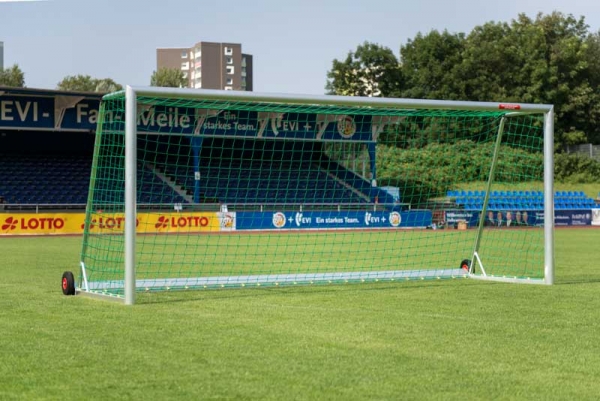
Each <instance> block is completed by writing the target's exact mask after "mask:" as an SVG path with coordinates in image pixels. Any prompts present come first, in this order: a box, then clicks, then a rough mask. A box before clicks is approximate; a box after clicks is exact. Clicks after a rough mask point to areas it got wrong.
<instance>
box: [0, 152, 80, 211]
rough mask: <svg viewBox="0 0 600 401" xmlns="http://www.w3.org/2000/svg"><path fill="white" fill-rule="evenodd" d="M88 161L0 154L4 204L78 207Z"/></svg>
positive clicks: (46, 156) (73, 157)
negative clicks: (74, 205) (70, 205)
mask: <svg viewBox="0 0 600 401" xmlns="http://www.w3.org/2000/svg"><path fill="white" fill-rule="evenodd" d="M90 168H91V159H90V158H89V157H85V156H66V155H23V154H2V155H0V194H2V195H3V196H4V198H5V201H6V203H7V204H82V203H85V201H86V200H87V193H88V187H89V178H90Z"/></svg>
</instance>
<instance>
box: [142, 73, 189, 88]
mask: <svg viewBox="0 0 600 401" xmlns="http://www.w3.org/2000/svg"><path fill="white" fill-rule="evenodd" d="M150 85H151V86H162V87H169V88H185V87H187V86H188V80H187V78H185V77H184V76H183V72H182V71H181V70H178V69H177V68H159V69H158V71H154V72H153V73H152V77H151V78H150Z"/></svg>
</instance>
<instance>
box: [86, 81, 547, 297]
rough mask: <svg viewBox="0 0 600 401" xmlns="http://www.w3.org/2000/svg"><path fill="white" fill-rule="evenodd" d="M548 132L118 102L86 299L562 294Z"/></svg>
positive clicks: (371, 107)
mask: <svg viewBox="0 0 600 401" xmlns="http://www.w3.org/2000/svg"><path fill="white" fill-rule="evenodd" d="M128 96H129V97H128ZM128 113H129V114H128ZM126 115H127V116H133V118H126ZM551 118H552V111H551V108H548V107H546V106H534V105H502V104H481V103H464V102H463V103H461V102H427V101H410V100H400V99H389V100H382V99H362V98H340V97H327V96H322V97H319V96H315V97H301V96H299V97H293V96H275V95H272V96H267V95H264V96H261V95H256V94H251V93H250V94H240V93H235V92H231V93H229V92H220V91H193V90H158V89H156V88H146V89H138V90H135V91H134V90H133V89H130V92H129V93H128V95H127V96H126V93H125V92H119V93H115V94H111V95H108V96H106V97H105V98H104V100H103V102H102V105H101V110H100V114H99V120H98V129H97V133H96V144H95V151H94V160H93V168H92V176H91V180H90V191H89V199H88V203H87V211H86V220H85V232H84V241H83V247H82V254H81V274H80V277H79V283H78V287H79V289H80V291H82V292H86V293H90V294H100V295H107V296H110V297H115V298H118V299H125V300H126V302H127V303H133V300H134V298H135V294H134V293H135V292H149V291H172V290H181V289H211V288H230V287H246V288H247V287H261V286H294V285H307V284H309V285H310V284H315V285H316V284H335V283H353V282H402V281H410V280H425V279H432V280H436V279H442V278H455V279H458V278H465V277H479V278H490V279H493V278H496V279H504V280H509V281H517V282H519V281H523V282H545V283H551V280H552V276H551V273H552V272H551V271H550V272H549V270H548V269H549V267H548V265H549V264H550V268H551V267H552V266H551V263H552V260H551V259H552V253H551V252H548V244H550V245H551V234H552V231H551V229H552V222H551V221H550V222H549V223H546V222H545V205H547V203H548V202H547V199H545V197H544V193H546V192H547V191H548V189H549V190H550V191H551V190H552V183H551V175H549V176H545V175H544V171H545V166H546V170H547V166H548V165H551V160H550V161H548V157H546V158H545V157H544V147H545V144H546V143H547V141H548V138H551V135H552V127H551V126H550V127H549V126H548V121H550V120H551ZM134 120H135V121H134ZM550 206H551V205H550ZM133 220H135V223H133ZM128 224H129V228H128Z"/></svg>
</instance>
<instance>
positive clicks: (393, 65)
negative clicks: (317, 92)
mask: <svg viewBox="0 0 600 401" xmlns="http://www.w3.org/2000/svg"><path fill="white" fill-rule="evenodd" d="M327 78H328V80H327V84H326V86H325V89H326V90H327V93H328V94H331V95H345V96H384V97H385V96H394V95H396V94H397V92H398V89H399V88H400V87H401V84H402V73H401V69H400V64H399V63H398V59H397V58H396V56H395V55H394V53H393V52H392V51H391V50H390V49H389V48H387V47H382V46H380V45H378V44H374V43H369V42H365V43H363V44H362V45H359V46H358V47H357V49H356V51H354V52H349V53H348V56H347V57H346V59H345V60H344V61H339V60H333V68H332V69H331V71H329V72H328V73H327Z"/></svg>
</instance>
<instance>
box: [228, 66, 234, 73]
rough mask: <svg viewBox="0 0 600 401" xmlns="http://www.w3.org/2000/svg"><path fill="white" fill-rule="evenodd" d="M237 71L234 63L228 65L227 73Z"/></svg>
mask: <svg viewBox="0 0 600 401" xmlns="http://www.w3.org/2000/svg"><path fill="white" fill-rule="evenodd" d="M234 72H235V68H233V66H232V65H228V66H227V74H233V73H234Z"/></svg>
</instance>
